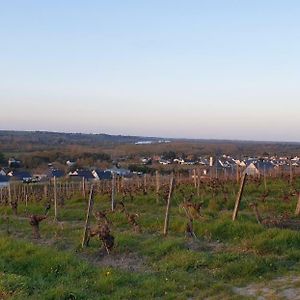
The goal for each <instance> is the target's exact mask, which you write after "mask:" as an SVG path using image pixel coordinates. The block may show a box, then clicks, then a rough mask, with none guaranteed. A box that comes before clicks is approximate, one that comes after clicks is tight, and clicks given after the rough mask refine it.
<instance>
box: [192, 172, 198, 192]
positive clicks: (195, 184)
mask: <svg viewBox="0 0 300 300" xmlns="http://www.w3.org/2000/svg"><path fill="white" fill-rule="evenodd" d="M193 179H194V188H195V189H196V188H197V175H196V169H193Z"/></svg>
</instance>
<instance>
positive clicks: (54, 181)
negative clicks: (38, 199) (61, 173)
mask: <svg viewBox="0 0 300 300" xmlns="http://www.w3.org/2000/svg"><path fill="white" fill-rule="evenodd" d="M53 193H54V221H57V190H56V177H55V176H54V177H53Z"/></svg>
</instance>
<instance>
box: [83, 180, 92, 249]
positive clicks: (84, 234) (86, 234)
mask: <svg viewBox="0 0 300 300" xmlns="http://www.w3.org/2000/svg"><path fill="white" fill-rule="evenodd" d="M93 196H94V186H93V185H92V186H91V190H90V196H89V202H88V208H87V212H86V218H85V224H84V231H83V237H82V242H81V247H82V248H84V247H85V246H86V244H87V237H88V230H89V227H90V215H91V212H92V209H93V204H94V199H93V198H94V197H93Z"/></svg>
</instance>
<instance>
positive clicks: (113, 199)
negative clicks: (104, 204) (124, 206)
mask: <svg viewBox="0 0 300 300" xmlns="http://www.w3.org/2000/svg"><path fill="white" fill-rule="evenodd" d="M115 188H116V174H115V173H112V179H111V211H114V209H115Z"/></svg>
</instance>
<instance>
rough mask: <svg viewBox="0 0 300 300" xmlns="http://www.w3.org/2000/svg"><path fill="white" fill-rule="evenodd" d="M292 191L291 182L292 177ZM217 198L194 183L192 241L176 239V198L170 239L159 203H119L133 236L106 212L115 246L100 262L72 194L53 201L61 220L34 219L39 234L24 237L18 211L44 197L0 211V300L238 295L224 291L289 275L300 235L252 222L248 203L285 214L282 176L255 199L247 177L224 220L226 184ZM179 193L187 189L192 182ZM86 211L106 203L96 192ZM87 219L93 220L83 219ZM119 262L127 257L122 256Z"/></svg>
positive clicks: (179, 227) (257, 190) (179, 224)
mask: <svg viewBox="0 0 300 300" xmlns="http://www.w3.org/2000/svg"><path fill="white" fill-rule="evenodd" d="M295 186H296V187H299V186H300V182H299V181H297V182H296V183H295ZM223 188H224V189H225V190H226V191H227V192H228V193H227V199H224V195H223V192H222V191H221V190H219V191H218V192H216V193H215V195H214V197H212V192H211V189H210V188H209V187H207V186H203V188H202V189H201V195H200V196H196V195H194V196H193V200H194V201H202V202H203V212H202V215H203V217H202V218H201V219H199V220H197V221H195V222H194V229H195V233H196V235H197V237H198V240H197V241H192V240H191V239H188V238H186V237H185V232H184V231H185V224H186V218H185V215H184V213H183V212H182V211H181V210H180V209H179V207H178V204H179V203H180V202H181V201H182V195H181V194H180V193H178V192H175V195H174V198H173V199H172V207H171V215H170V228H169V235H168V236H167V237H164V236H163V235H162V230H163V221H164V212H165V204H164V202H163V201H161V202H160V203H159V204H157V203H156V200H155V195H154V194H151V193H150V194H149V195H146V196H143V195H136V196H135V197H134V199H133V200H130V199H126V200H125V202H126V208H127V210H128V211H129V212H131V213H138V214H139V218H138V222H139V224H140V226H141V229H142V232H141V233H135V232H133V230H132V227H131V225H129V224H128V223H127V220H126V218H125V216H124V215H123V214H122V213H120V212H115V213H113V214H111V213H110V214H109V215H108V216H109V219H110V220H111V221H112V224H113V225H112V233H113V235H114V236H115V248H114V250H113V252H112V254H111V258H110V259H111V261H113V262H115V263H114V264H112V265H111V262H109V263H107V261H106V257H105V256H106V255H105V254H104V251H103V249H102V250H101V243H100V241H99V240H97V239H93V240H91V243H90V247H88V248H85V249H81V247H80V243H81V236H82V232H83V225H84V219H85V213H86V212H85V211H86V206H87V203H86V201H83V200H82V199H80V198H79V197H75V198H74V199H71V200H68V201H66V203H65V206H64V207H59V212H58V218H59V221H61V222H62V226H61V225H59V224H57V223H55V222H53V221H52V220H53V211H52V210H51V211H50V215H49V217H48V219H47V220H45V221H43V222H42V223H41V224H40V229H41V235H42V239H41V240H40V241H35V240H33V239H32V232H31V227H30V225H29V222H28V219H27V218H26V216H27V213H28V212H29V213H43V211H44V204H45V203H44V202H40V203H32V202H30V203H29V206H28V212H26V210H25V207H24V205H20V206H19V216H18V217H15V216H13V215H12V212H11V209H10V208H8V207H6V206H1V207H0V212H1V214H2V216H5V215H8V216H9V232H10V233H9V234H7V232H6V229H7V220H6V219H5V218H4V217H2V218H0V232H1V238H0V270H1V271H0V298H1V297H2V298H3V299H10V298H11V299H27V298H30V299H142V298H144V299H161V298H163V299H187V298H189V297H191V298H194V299H203V298H209V297H211V298H212V299H214V297H218V298H222V299H242V297H241V296H238V295H236V294H234V292H233V287H236V286H241V285H245V284H249V283H252V282H256V281H261V280H262V279H263V280H270V279H272V278H274V277H276V276H284V275H285V274H288V273H289V272H293V273H296V274H300V272H299V271H298V269H299V262H300V233H299V232H297V231H292V230H287V229H285V230H282V229H275V228H269V229H267V228H264V227H263V226H262V225H259V224H258V223H257V221H256V220H255V217H254V215H253V213H252V210H251V209H250V208H249V203H250V202H253V201H256V202H258V203H259V209H260V211H261V213H262V215H263V216H268V215H270V214H273V215H280V214H283V213H285V212H289V213H291V214H292V213H293V212H294V209H295V206H296V202H297V198H296V197H294V198H293V197H291V199H290V201H288V202H284V201H283V200H282V195H283V193H288V192H289V190H290V187H289V186H288V185H287V183H286V182H284V181H283V180H279V179H278V180H268V189H269V196H268V198H267V199H266V201H265V202H264V203H262V202H260V201H259V197H260V195H261V194H262V193H263V192H264V187H263V185H257V183H252V182H249V183H248V185H247V186H246V188H245V196H244V197H243V199H242V204H241V210H240V212H239V215H238V219H237V221H236V222H232V221H231V213H232V208H233V205H234V200H235V195H234V193H233V192H234V191H236V190H237V186H236V185H233V184H232V183H227V184H226V185H225V186H224V187H223ZM184 191H185V193H187V194H190V193H194V192H195V191H194V189H193V187H192V186H186V187H185V188H184ZM94 208H95V210H104V209H108V210H109V208H110V203H109V197H108V196H107V195H104V196H101V195H97V197H96V198H95V204H94ZM91 222H92V224H95V220H94V218H93V217H92V218H91ZM127 259H131V260H128V262H126V260H127Z"/></svg>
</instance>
